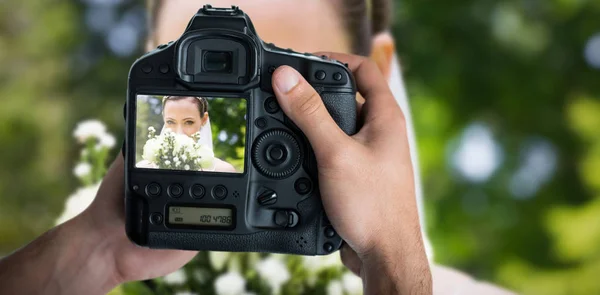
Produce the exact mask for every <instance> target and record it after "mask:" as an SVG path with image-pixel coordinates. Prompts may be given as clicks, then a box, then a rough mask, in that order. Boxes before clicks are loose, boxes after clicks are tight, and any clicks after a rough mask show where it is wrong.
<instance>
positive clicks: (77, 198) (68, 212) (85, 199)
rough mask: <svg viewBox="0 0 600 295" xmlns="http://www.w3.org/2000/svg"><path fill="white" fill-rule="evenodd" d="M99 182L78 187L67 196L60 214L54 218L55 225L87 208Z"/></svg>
mask: <svg viewBox="0 0 600 295" xmlns="http://www.w3.org/2000/svg"><path fill="white" fill-rule="evenodd" d="M99 187H100V184H99V183H98V184H95V185H93V186H88V187H84V188H80V189H78V190H77V191H75V193H74V194H73V195H71V196H70V197H69V198H67V202H66V205H65V209H64V211H63V212H62V214H61V215H60V216H59V217H58V219H57V220H56V225H59V224H61V223H63V222H65V221H67V220H69V219H71V218H73V217H75V216H77V215H79V213H81V212H83V210H85V208H87V207H88V206H89V205H90V204H91V203H92V201H93V200H94V198H95V197H96V193H97V192H98V188H99Z"/></svg>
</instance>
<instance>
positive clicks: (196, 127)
mask: <svg viewBox="0 0 600 295" xmlns="http://www.w3.org/2000/svg"><path fill="white" fill-rule="evenodd" d="M195 99H196V98H193V97H188V98H183V99H178V100H168V101H167V102H166V103H165V107H164V110H163V121H164V124H165V128H168V129H170V130H171V131H173V132H175V133H179V134H185V135H187V136H189V137H191V136H192V135H194V133H196V132H198V131H200V129H201V128H202V126H204V124H206V122H207V120H208V112H205V113H204V114H203V116H200V112H199V111H198V105H197V103H196V102H194V100H195Z"/></svg>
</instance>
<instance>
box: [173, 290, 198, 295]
mask: <svg viewBox="0 0 600 295" xmlns="http://www.w3.org/2000/svg"><path fill="white" fill-rule="evenodd" d="M175 295H198V293H193V292H188V291H181V292H175Z"/></svg>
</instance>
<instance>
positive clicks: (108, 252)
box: [52, 213, 120, 294]
mask: <svg viewBox="0 0 600 295" xmlns="http://www.w3.org/2000/svg"><path fill="white" fill-rule="evenodd" d="M56 235H57V240H58V241H59V242H58V243H57V244H58V245H60V249H59V251H60V253H61V254H60V255H59V259H58V260H57V262H56V265H55V270H54V272H53V278H52V279H53V280H54V281H55V282H56V284H57V286H56V287H57V288H58V290H59V293H60V294H83V293H85V294H106V293H108V292H109V291H110V290H112V289H113V288H114V287H116V286H117V285H118V284H119V283H120V282H119V281H118V279H117V276H116V275H115V274H116V272H115V270H114V265H115V264H114V255H113V253H112V248H111V247H110V241H111V237H108V236H105V237H103V236H102V235H101V234H100V233H99V232H98V231H97V230H95V229H94V227H93V223H92V222H91V220H90V219H89V218H88V216H87V215H85V213H84V214H81V215H79V216H77V217H75V218H73V219H71V220H69V221H67V222H66V223H64V224H62V225H60V226H59V227H58V228H57V229H56Z"/></svg>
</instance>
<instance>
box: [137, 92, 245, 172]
mask: <svg viewBox="0 0 600 295" xmlns="http://www.w3.org/2000/svg"><path fill="white" fill-rule="evenodd" d="M208 101H209V98H206V97H197V96H165V97H163V98H162V102H161V109H162V128H161V129H160V133H157V130H156V128H155V127H153V126H150V127H148V135H147V137H148V139H147V141H146V142H145V144H144V145H143V149H142V151H141V154H142V155H141V157H142V159H143V160H141V161H139V162H138V163H137V164H136V167H138V168H153V169H169V170H190V171H214V172H232V173H236V172H238V171H236V169H235V168H234V167H233V165H231V164H230V163H227V162H225V161H223V160H221V159H219V158H217V157H215V155H214V146H213V142H212V130H211V124H210V118H209V115H208V107H209V102H208ZM142 103H144V101H143V100H142V99H139V98H138V104H142ZM138 120H139V119H138ZM139 123H140V122H138V124H139Z"/></svg>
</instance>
